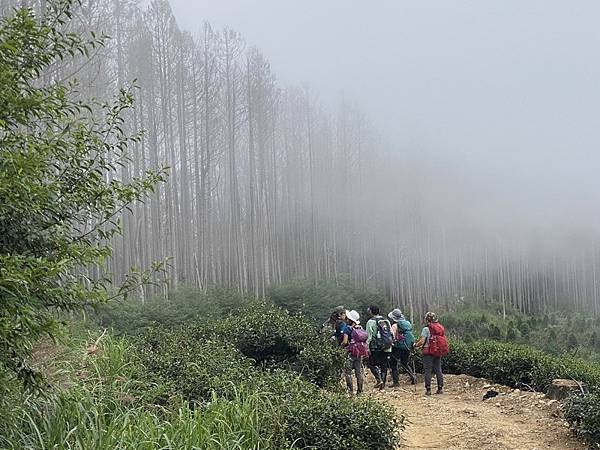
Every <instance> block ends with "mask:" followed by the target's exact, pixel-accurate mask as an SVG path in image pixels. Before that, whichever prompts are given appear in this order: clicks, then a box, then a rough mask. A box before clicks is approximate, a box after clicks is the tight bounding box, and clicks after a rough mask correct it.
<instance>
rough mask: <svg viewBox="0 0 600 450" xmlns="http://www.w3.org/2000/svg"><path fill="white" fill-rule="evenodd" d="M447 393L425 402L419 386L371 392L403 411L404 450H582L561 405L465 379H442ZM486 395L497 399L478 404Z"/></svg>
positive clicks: (486, 383)
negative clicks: (493, 395)
mask: <svg viewBox="0 0 600 450" xmlns="http://www.w3.org/2000/svg"><path fill="white" fill-rule="evenodd" d="M445 381H446V386H445V389H444V390H445V393H444V394H443V395H432V396H431V397H425V395H424V389H423V384H422V383H419V384H418V385H417V391H416V393H415V391H414V389H413V386H411V385H410V384H406V383H403V384H402V386H401V387H400V388H388V389H386V390H384V391H382V392H378V391H372V392H373V394H372V395H373V396H375V397H377V398H379V399H382V400H384V401H385V402H387V403H388V404H390V405H392V406H393V407H396V408H397V409H398V410H399V411H402V412H403V413H404V414H405V416H406V421H405V425H406V428H405V430H404V432H403V434H402V437H403V443H402V446H401V447H400V448H405V449H445V450H454V449H461V450H462V449H478V450H500V449H502V450H504V449H510V450H513V449H514V450H533V449H536V450H542V449H560V450H585V449H587V448H588V447H587V446H586V445H585V444H583V443H582V442H580V441H578V440H577V439H575V438H574V437H573V436H572V435H571V433H570V431H569V427H568V425H567V423H566V422H565V421H564V420H563V419H562V418H561V416H560V411H559V403H558V402H557V401H556V400H548V399H546V398H544V394H540V393H535V392H523V391H520V390H518V389H511V388H508V387H506V386H500V385H497V384H493V383H490V382H489V381H487V380H482V379H477V378H473V377H470V376H466V375H445ZM490 389H492V390H494V391H497V392H498V395H497V396H496V397H494V398H491V399H488V400H482V399H483V396H484V394H485V393H486V392H487V391H489V390H490Z"/></svg>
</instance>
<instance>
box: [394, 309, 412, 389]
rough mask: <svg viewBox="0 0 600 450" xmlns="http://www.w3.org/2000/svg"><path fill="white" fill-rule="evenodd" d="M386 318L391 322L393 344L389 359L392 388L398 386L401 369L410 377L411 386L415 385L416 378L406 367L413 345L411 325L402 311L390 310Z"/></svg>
mask: <svg viewBox="0 0 600 450" xmlns="http://www.w3.org/2000/svg"><path fill="white" fill-rule="evenodd" d="M388 317H389V318H390V321H391V322H392V336H393V337H394V343H393V344H392V355H391V357H390V366H391V368H392V380H393V381H394V384H393V387H398V386H400V371H399V367H402V369H404V371H405V372H406V373H407V374H408V376H409V377H410V381H411V383H412V384H417V377H416V376H415V374H414V373H413V371H412V370H411V369H410V367H409V366H408V359H409V357H410V352H411V350H412V349H413V347H414V345H415V336H414V335H413V332H412V328H413V327H412V324H411V323H410V321H409V320H406V317H404V314H402V311H401V310H400V309H398V308H396V309H394V310H392V311H391V312H390V313H389V314H388Z"/></svg>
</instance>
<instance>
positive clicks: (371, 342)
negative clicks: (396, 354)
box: [367, 305, 393, 389]
mask: <svg viewBox="0 0 600 450" xmlns="http://www.w3.org/2000/svg"><path fill="white" fill-rule="evenodd" d="M367 314H368V315H369V320H368V321H367V333H368V338H367V344H368V346H369V351H370V353H371V357H370V358H369V369H370V370H371V373H372V374H373V376H374V377H375V381H376V384H375V388H376V389H383V388H384V387H385V382H386V378H387V371H388V366H389V361H390V355H391V354H392V344H393V338H392V326H391V324H390V322H389V320H387V319H386V318H384V317H383V316H381V314H380V310H379V306H376V305H371V306H369V308H368V309H367Z"/></svg>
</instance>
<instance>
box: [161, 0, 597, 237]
mask: <svg viewBox="0 0 600 450" xmlns="http://www.w3.org/2000/svg"><path fill="white" fill-rule="evenodd" d="M171 4H172V6H173V11H174V14H175V16H176V17H177V20H178V21H179V23H180V25H181V26H182V27H184V28H186V29H188V30H191V31H196V30H198V29H199V27H200V24H201V23H202V22H203V21H204V20H208V21H209V22H210V23H211V24H213V26H215V27H218V28H220V27H224V26H229V27H232V28H234V29H236V30H238V31H240V32H241V33H242V34H243V35H244V36H245V37H246V40H247V41H248V42H249V43H251V44H253V45H256V46H257V47H258V48H260V49H261V51H262V52H263V53H264V54H265V55H266V57H267V58H268V59H269V61H270V63H271V65H272V68H273V71H274V72H275V74H276V76H277V78H278V79H279V80H281V82H283V83H284V84H294V85H299V84H301V85H306V86H310V87H311V89H313V90H314V91H316V92H317V93H318V95H319V97H320V98H321V99H322V100H323V101H324V102H325V103H326V104H328V105H329V106H330V107H334V105H335V103H336V102H337V101H338V100H339V98H340V97H341V96H345V97H349V98H352V99H354V100H356V101H357V102H358V103H359V104H360V105H361V106H363V107H364V108H365V109H366V111H367V112H368V116H369V117H370V118H371V120H372V121H373V122H374V124H375V126H376V127H377V128H378V130H379V131H380V132H381V133H382V135H383V136H385V137H386V138H387V139H388V140H389V142H390V144H391V145H393V147H394V151H396V152H397V153H398V155H401V156H400V157H403V156H405V155H407V154H411V155H415V154H416V155H420V156H421V157H422V158H423V160H424V161H426V162H427V163H430V164H433V165H434V166H435V168H436V169H437V170H439V171H441V172H442V173H438V174H436V176H434V177H429V178H428V180H429V181H430V182H431V184H430V185H428V186H426V187H425V189H427V191H429V192H430V194H431V196H432V197H433V199H432V201H435V199H436V198H437V197H438V194H439V196H443V197H444V203H446V204H447V203H451V204H453V208H455V210H456V213H457V215H458V216H459V217H458V218H457V219H456V220H458V221H466V220H469V221H473V220H476V221H481V223H482V225H486V226H490V227H493V228H497V227H500V228H502V229H505V228H507V227H508V228H512V227H518V228H521V226H524V227H525V228H527V229H530V230H534V231H537V230H539V229H544V230H548V231H550V230H554V231H556V228H557V227H559V228H561V229H564V230H565V231H566V232H568V231H569V230H571V231H575V230H578V229H586V230H593V231H594V232H596V231H598V230H599V226H600V220H599V215H598V207H597V205H599V204H600V202H599V201H600V183H598V182H597V181H596V179H597V176H596V173H597V170H598V167H599V166H598V163H599V162H600V156H599V154H600V152H599V149H600V132H599V128H598V125H599V117H600V116H599V108H600V106H599V105H600V89H598V82H597V80H598V79H599V78H600V60H599V59H598V56H597V52H598V48H600V30H599V29H598V26H597V24H598V19H599V18H600V5H599V4H598V3H597V2H593V1H581V2H576V3H574V4H573V3H566V2H563V1H546V0H544V1H541V0H540V1H529V2H520V1H502V2H477V1H453V2H447V1H443V0H442V1H426V2H408V1H397V0H384V1H378V2H361V1H356V0H354V1H348V0H328V1H326V2H323V1H317V0H306V1H302V2H293V1H280V0H261V1H260V2H256V1H251V0H219V1H209V0H199V1H194V2H189V1H186V0H173V1H172V2H171ZM417 158H418V156H417ZM449 192H450V193H452V195H448V193H449ZM496 226H497V227H496Z"/></svg>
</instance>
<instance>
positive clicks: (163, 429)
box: [0, 390, 281, 450]
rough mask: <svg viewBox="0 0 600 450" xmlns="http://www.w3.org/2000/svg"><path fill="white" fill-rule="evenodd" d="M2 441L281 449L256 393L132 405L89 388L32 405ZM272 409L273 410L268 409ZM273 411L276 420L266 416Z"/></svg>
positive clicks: (22, 445)
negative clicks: (172, 404) (197, 403)
mask: <svg viewBox="0 0 600 450" xmlns="http://www.w3.org/2000/svg"><path fill="white" fill-rule="evenodd" d="M27 406H29V408H27V411H25V410H23V414H22V415H21V416H20V417H19V418H18V420H16V421H15V422H14V426H13V427H11V429H12V432H11V433H10V434H7V435H4V436H1V437H0V447H1V448H10V449H15V450H20V449H59V450H63V449H64V450H113V449H133V448H135V449H140V450H146V449H147V450H154V449H183V448H185V449H206V450H250V449H256V450H261V449H265V450H267V449H278V448H281V447H280V446H279V445H277V444H278V441H277V438H276V434H277V433H273V430H274V429H276V426H275V427H273V425H276V424H274V423H273V422H272V418H274V417H276V415H275V412H274V411H269V410H270V409H271V408H270V405H269V402H268V400H267V399H266V398H265V397H264V396H262V395H260V394H257V393H245V392H237V393H236V394H235V395H234V396H233V398H232V399H228V400H225V399H221V398H218V397H216V396H214V397H213V399H212V401H211V402H210V403H208V404H206V405H204V406H202V407H195V408H192V407H191V406H190V405H189V404H188V403H185V402H182V403H181V404H180V405H179V407H178V408H173V409H163V408H157V409H154V410H152V409H148V408H147V407H142V406H140V407H134V408H130V407H127V406H126V405H123V404H122V403H120V402H119V401H118V400H117V399H114V398H113V399H110V398H103V399H96V398H94V397H93V396H92V394H91V393H90V392H88V391H85V390H79V391H78V392H72V393H69V394H67V395H61V396H57V397H55V398H53V399H52V400H50V401H49V402H44V403H40V402H36V403H35V404H29V405H27ZM269 413H272V414H269ZM265 417H270V418H271V419H270V421H271V423H266V422H265Z"/></svg>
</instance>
